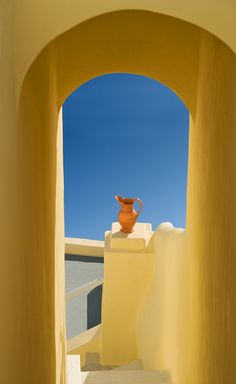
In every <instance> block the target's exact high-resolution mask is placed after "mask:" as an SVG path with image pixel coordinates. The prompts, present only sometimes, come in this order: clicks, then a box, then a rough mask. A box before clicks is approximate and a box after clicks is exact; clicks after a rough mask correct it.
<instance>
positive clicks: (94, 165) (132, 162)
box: [63, 73, 189, 338]
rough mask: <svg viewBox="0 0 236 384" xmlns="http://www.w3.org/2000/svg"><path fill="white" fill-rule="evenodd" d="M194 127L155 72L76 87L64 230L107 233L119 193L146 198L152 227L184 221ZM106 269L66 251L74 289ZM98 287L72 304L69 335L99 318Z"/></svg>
mask: <svg viewBox="0 0 236 384" xmlns="http://www.w3.org/2000/svg"><path fill="white" fill-rule="evenodd" d="M188 130H189V112H188V109H187V108H186V106H185V105H184V103H183V102H182V101H181V99H180V98H179V97H178V96H177V95H176V94H175V93H174V92H173V91H172V90H170V89H169V88H168V87H166V86H165V85H163V84H162V83H160V82H158V81H156V80H153V79H151V78H148V77H145V76H140V75H136V74H128V73H113V74H106V75H103V76H99V77H96V78H93V79H92V80H90V81H88V82H86V83H84V84H83V85H82V86H80V87H79V88H77V89H76V90H75V91H74V92H73V93H72V94H71V95H70V96H69V97H68V98H67V100H66V101H65V103H64V105H63V131H64V133H63V144H64V156H63V157H64V180H65V182H64V184H65V188H64V191H65V199H64V200H65V236H66V237H72V238H85V239H96V240H103V238H104V232H105V231H106V230H109V229H110V226H111V223H112V222H114V221H117V213H118V209H119V207H118V205H117V203H116V202H115V200H114V195H116V194H118V195H122V196H126V197H127V196H129V197H140V198H141V199H142V200H143V203H144V208H143V211H142V213H141V215H140V218H139V221H141V222H147V223H151V224H152V226H153V229H156V227H157V226H158V224H159V223H161V222H163V221H171V222H172V223H173V224H174V225H175V226H177V227H185V216H186V186H187V166H188V164H187V163H188ZM91 256H92V255H91ZM89 259H90V260H89ZM92 259H93V260H92ZM102 276H103V266H102V262H101V259H94V258H86V257H83V256H82V257H81V255H78V256H77V258H75V257H74V256H73V257H70V255H67V256H66V285H67V286H66V290H67V292H69V291H72V290H74V289H78V290H79V289H80V288H81V287H83V286H84V285H86V284H89V283H90V282H91V281H93V280H94V279H98V280H99V279H101V278H102ZM96 289H97V291H94V292H92V295H94V297H93V298H92V299H91V297H92V296H91V291H88V292H83V294H82V295H79V296H78V297H77V298H74V299H73V301H71V302H69V303H68V305H67V335H68V338H72V337H74V336H76V334H79V333H81V332H83V331H85V330H86V329H88V328H90V327H92V326H95V325H97V324H98V322H99V319H100V318H101V295H102V290H101V289H99V288H98V287H96ZM88 293H89V294H88ZM89 295H90V296H89ZM94 303H95V304H94ZM91 306H92V307H93V308H92V307H91ZM91 314H92V321H90V319H91Z"/></svg>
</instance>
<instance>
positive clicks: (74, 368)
mask: <svg viewBox="0 0 236 384" xmlns="http://www.w3.org/2000/svg"><path fill="white" fill-rule="evenodd" d="M66 363H67V366H66V372H67V381H66V382H67V384H81V370H80V357H79V355H67V356H66Z"/></svg>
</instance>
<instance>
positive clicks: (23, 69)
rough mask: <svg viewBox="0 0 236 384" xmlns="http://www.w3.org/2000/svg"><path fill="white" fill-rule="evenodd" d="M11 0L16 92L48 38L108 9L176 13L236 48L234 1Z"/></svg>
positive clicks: (52, 37)
mask: <svg viewBox="0 0 236 384" xmlns="http://www.w3.org/2000/svg"><path fill="white" fill-rule="evenodd" d="M5 2H6V3H7V1H6V0H5ZM14 4H15V20H14V28H15V63H16V66H15V76H16V85H17V93H18V91H19V90H20V87H21V84H22V81H23V79H24V77H25V75H26V73H27V70H28V69H29V67H30V65H31V64H32V62H33V61H34V59H35V58H36V57H37V56H38V54H39V53H40V52H41V51H42V49H43V48H44V47H45V46H46V45H47V44H48V43H49V42H50V41H52V40H54V39H55V38H56V37H58V36H59V35H60V34H61V33H63V32H66V31H68V30H69V29H71V28H72V27H75V26H76V25H78V24H80V23H82V22H83V21H86V20H89V19H91V18H92V17H94V16H98V15H102V14H105V13H108V12H114V11H120V10H130V9H131V10H135V9H137V10H146V11H150V12H155V13H156V12H157V13H161V14H165V15H169V16H173V17H177V18H179V19H181V20H185V21H187V22H189V23H192V24H195V25H197V26H199V27H202V28H204V29H206V30H208V31H210V32H211V33H213V34H214V35H215V36H217V37H218V38H220V39H221V40H223V41H224V42H225V43H226V44H228V45H229V46H230V47H231V48H232V49H233V50H234V51H235V52H236V23H235V13H236V3H235V2H234V1H224V0H215V1H214V3H213V2H212V1H211V0H198V1H189V0H175V1H173V0H155V1H153V0H112V1H105V0H102V1H101V0H93V1H87V0H70V2H69V4H68V1H67V0H50V1H49V0H40V1H37V2H36V1H29V0H15V3H14ZM120 29H122V24H121V28H120Z"/></svg>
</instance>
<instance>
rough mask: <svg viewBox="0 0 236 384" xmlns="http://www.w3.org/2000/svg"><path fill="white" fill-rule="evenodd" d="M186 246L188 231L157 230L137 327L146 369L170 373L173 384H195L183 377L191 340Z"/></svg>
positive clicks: (169, 227) (167, 226)
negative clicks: (151, 266) (152, 265)
mask: <svg viewBox="0 0 236 384" xmlns="http://www.w3.org/2000/svg"><path fill="white" fill-rule="evenodd" d="M186 245H187V242H186V231H184V230H181V229H176V228H173V226H172V225H171V224H170V223H163V224H161V225H160V226H159V227H158V230H157V232H156V236H155V263H154V270H153V276H152V279H151V284H150V287H149V288H148V290H147V294H146V295H145V297H144V299H143V300H142V302H141V305H140V308H139V313H138V316H137V323H136V331H137V345H138V358H139V359H140V360H141V362H142V365H143V368H144V369H157V370H158V369H161V370H170V374H171V377H172V380H173V383H188V382H189V383H192V382H191V381H185V380H184V376H183V374H184V375H185V374H186V372H187V360H186V347H187V345H186V343H187V341H188V337H189V332H188V323H189V316H188V304H189V299H188V294H189V292H188V287H189V284H188V279H189V277H188V267H189V266H188V260H187V252H186Z"/></svg>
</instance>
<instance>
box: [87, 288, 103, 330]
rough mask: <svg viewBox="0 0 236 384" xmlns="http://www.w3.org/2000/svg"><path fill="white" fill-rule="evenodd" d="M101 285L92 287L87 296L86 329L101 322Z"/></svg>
mask: <svg viewBox="0 0 236 384" xmlns="http://www.w3.org/2000/svg"><path fill="white" fill-rule="evenodd" d="M102 288H103V286H102V285H99V286H98V287H96V288H94V289H93V290H92V291H91V292H90V293H89V294H88V296H87V329H90V328H92V327H95V326H96V325H98V324H100V323H101V312H102Z"/></svg>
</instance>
